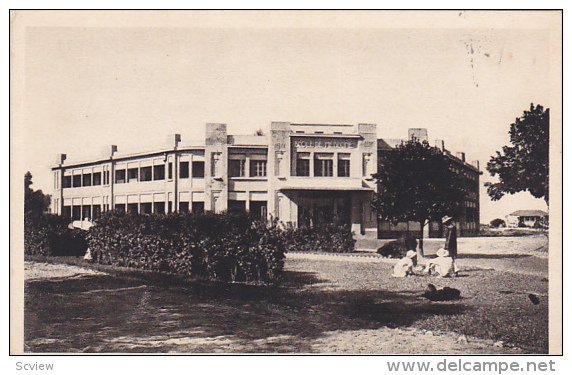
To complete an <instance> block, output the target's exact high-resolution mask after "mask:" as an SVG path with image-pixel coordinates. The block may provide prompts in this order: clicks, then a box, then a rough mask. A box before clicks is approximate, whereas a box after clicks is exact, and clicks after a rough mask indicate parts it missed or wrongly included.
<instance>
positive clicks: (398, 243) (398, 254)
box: [377, 235, 417, 258]
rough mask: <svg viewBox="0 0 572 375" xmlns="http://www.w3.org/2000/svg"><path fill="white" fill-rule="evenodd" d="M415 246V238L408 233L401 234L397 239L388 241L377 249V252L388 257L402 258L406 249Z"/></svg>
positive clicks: (413, 248)
mask: <svg viewBox="0 0 572 375" xmlns="http://www.w3.org/2000/svg"><path fill="white" fill-rule="evenodd" d="M416 248H417V240H416V239H415V237H412V236H410V235H405V236H402V237H401V238H398V239H397V240H394V241H390V242H388V243H386V244H384V245H383V246H381V247H380V248H378V249H377V253H378V254H379V255H381V256H384V257H388V258H403V257H404V256H405V254H406V253H407V251H408V250H413V251H415V249H416Z"/></svg>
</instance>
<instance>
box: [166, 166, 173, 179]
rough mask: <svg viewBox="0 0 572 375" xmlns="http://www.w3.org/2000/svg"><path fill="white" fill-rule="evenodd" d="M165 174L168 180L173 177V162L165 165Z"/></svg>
mask: <svg viewBox="0 0 572 375" xmlns="http://www.w3.org/2000/svg"><path fill="white" fill-rule="evenodd" d="M167 176H168V178H169V180H170V179H172V178H173V163H169V164H168V166H167Z"/></svg>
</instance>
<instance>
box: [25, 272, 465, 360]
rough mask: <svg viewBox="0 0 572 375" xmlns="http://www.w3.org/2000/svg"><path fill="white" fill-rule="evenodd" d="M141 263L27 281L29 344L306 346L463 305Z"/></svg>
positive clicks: (302, 275)
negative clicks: (143, 269) (174, 271)
mask: <svg viewBox="0 0 572 375" xmlns="http://www.w3.org/2000/svg"><path fill="white" fill-rule="evenodd" d="M145 277H146V278H145V279H142V277H141V274H140V273H138V272H137V271H130V272H128V273H127V275H123V276H121V277H119V276H117V275H105V276H89V277H82V278H77V279H68V280H58V281H47V280H44V281H34V282H28V283H27V284H26V288H25V296H26V298H25V304H26V306H25V343H26V350H27V351H30V352H74V351H84V352H131V351H133V352H169V351H173V350H175V351H183V352H185V351H188V352H235V351H240V352H249V351H250V352H309V351H311V347H310V341H311V340H312V339H315V338H318V337H321V336H323V335H324V334H325V333H326V332H329V331H335V330H338V331H339V330H356V329H375V328H379V327H384V326H386V327H402V326H407V327H409V326H411V325H413V324H414V322H415V321H417V320H419V319H423V318H427V317H429V316H435V315H441V316H449V315H456V314H460V313H462V312H463V311H465V310H466V308H467V307H466V306H465V305H464V304H463V303H462V301H461V302H456V303H441V304H433V303H429V302H428V301H426V300H424V299H422V298H420V297H419V293H418V292H412V291H411V292H390V291H384V290H373V291H372V290H364V291H360V290H327V289H326V290H323V289H316V288H314V289H313V288H312V287H311V286H312V285H313V284H317V283H323V282H324V280H321V279H319V278H318V277H316V275H315V274H314V273H311V272H297V271H288V272H286V274H285V276H284V280H283V283H282V285H281V286H279V287H268V286H253V285H243V284H208V283H200V282H192V283H190V282H185V281H181V280H178V279H172V278H170V277H167V276H154V277H152V278H151V279H150V278H149V277H148V274H146V275H145Z"/></svg>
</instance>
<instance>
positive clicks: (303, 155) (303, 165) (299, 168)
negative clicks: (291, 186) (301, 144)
mask: <svg viewBox="0 0 572 375" xmlns="http://www.w3.org/2000/svg"><path fill="white" fill-rule="evenodd" d="M296 176H305V177H308V176H310V153H309V152H299V153H297V154H296Z"/></svg>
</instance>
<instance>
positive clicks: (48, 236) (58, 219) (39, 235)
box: [24, 215, 87, 256]
mask: <svg viewBox="0 0 572 375" xmlns="http://www.w3.org/2000/svg"><path fill="white" fill-rule="evenodd" d="M68 224H69V220H68V219H66V218H64V217H62V216H57V215H42V216H39V217H35V216H31V215H26V216H25V218H24V254H25V255H43V256H66V255H73V256H79V255H84V254H85V251H86V249H87V242H86V239H85V232H84V231H82V230H79V229H69V228H68Z"/></svg>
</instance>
